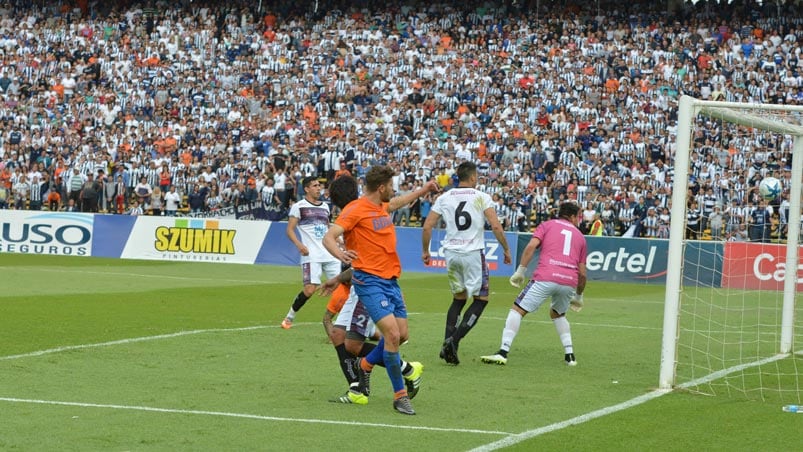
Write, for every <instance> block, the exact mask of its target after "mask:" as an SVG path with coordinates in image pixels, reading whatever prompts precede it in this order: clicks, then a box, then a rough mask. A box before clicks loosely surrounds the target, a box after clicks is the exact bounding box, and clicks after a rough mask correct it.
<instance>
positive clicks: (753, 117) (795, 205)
mask: <svg viewBox="0 0 803 452" xmlns="http://www.w3.org/2000/svg"><path fill="white" fill-rule="evenodd" d="M770 114H776V115H777V117H776V119H775V120H773V119H772V118H771V117H769V116H768V115H770ZM698 115H702V116H706V117H708V118H714V119H719V120H722V121H723V122H724V123H730V124H734V125H738V126H744V127H746V128H752V129H757V130H761V131H768V132H773V133H776V134H782V135H786V136H792V137H793V147H792V155H793V158H792V165H791V188H790V196H789V217H788V222H787V223H788V234H787V237H788V238H789V239H788V240H787V243H786V267H785V268H786V269H790V271H787V272H786V273H785V278H784V280H783V295H782V296H783V302H782V307H781V308H780V311H781V313H780V314H779V315H780V317H781V318H780V335H779V338H780V341H779V342H780V343H777V350H778V353H777V355H776V356H775V357H768V358H774V359H775V358H777V359H782V358H784V357H786V356H790V355H791V356H794V353H795V344H794V334H795V332H794V314H795V293H796V285H797V279H798V272H797V271H796V269H797V268H798V247H799V237H800V226H801V222H800V217H801V194H803V191H801V184H802V183H803V119H801V118H803V106H791V105H771V104H745V103H735V102H718V101H703V100H698V99H694V98H692V97H689V96H685V95H684V96H681V97H680V100H679V105H678V130H677V148H676V151H675V159H674V165H673V166H674V179H673V190H672V198H671V200H672V206H671V213H670V217H671V219H672V221H671V222H670V238H669V255H668V261H667V275H666V294H665V305H664V319H663V336H662V347H661V368H660V376H659V389H662V390H671V389H672V388H675V387H677V385H678V384H679V383H680V382H677V381H676V370H677V365H678V336H679V334H680V331H679V326H680V325H679V316H680V315H681V299H682V293H683V291H684V287H683V282H684V281H683V278H684V276H683V265H684V248H685V242H686V238H685V234H686V231H685V227H686V224H685V223H686V222H685V218H686V215H687V212H686V203H687V200H686V195H687V187H688V186H689V173H690V164H691V157H690V156H691V154H692V152H693V141H692V138H693V137H692V133H693V127H694V125H695V121H696V119H697V117H698ZM778 118H781V119H778ZM776 246H777V245H776ZM779 297H780V296H779ZM798 347H800V344H798ZM711 373H712V375H714V377H716V374H720V375H724V373H727V370H725V371H723V369H718V370H717V369H711Z"/></svg>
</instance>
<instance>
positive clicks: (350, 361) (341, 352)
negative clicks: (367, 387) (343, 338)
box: [335, 344, 359, 385]
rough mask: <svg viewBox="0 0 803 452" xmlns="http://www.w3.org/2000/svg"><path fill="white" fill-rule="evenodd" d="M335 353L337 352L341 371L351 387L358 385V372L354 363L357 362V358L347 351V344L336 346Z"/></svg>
mask: <svg viewBox="0 0 803 452" xmlns="http://www.w3.org/2000/svg"><path fill="white" fill-rule="evenodd" d="M335 351H336V352H337V360H338V362H339V363H340V370H342V371H343V376H344V377H346V381H348V382H349V385H351V384H352V383H357V381H359V379H358V377H357V372H356V371H355V370H354V363H355V362H357V357H356V356H354V355H352V354H351V353H349V352H348V351H347V350H346V344H340V345H336V346H335Z"/></svg>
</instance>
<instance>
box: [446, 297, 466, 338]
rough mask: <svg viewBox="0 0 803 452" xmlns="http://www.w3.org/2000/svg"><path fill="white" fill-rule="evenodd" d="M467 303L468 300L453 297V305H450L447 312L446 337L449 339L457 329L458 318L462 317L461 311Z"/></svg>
mask: <svg viewBox="0 0 803 452" xmlns="http://www.w3.org/2000/svg"><path fill="white" fill-rule="evenodd" d="M465 305H466V300H458V299H457V298H455V299H452V305H451V306H449V310H448V311H447V312H446V334H445V336H444V339H449V338H450V337H452V334H454V332H455V330H456V329H457V319H459V318H460V311H462V310H463V307H464V306H465Z"/></svg>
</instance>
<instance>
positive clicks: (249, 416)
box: [0, 397, 512, 435]
mask: <svg viewBox="0 0 803 452" xmlns="http://www.w3.org/2000/svg"><path fill="white" fill-rule="evenodd" d="M0 401H2V402H9V403H29V404H37V405H57V406H71V407H79V408H102V409H111V410H128V411H147V412H152V413H169V414H184V415H200V416H218V417H230V418H239V419H254V420H260V421H276V422H299V423H304V424H329V425H348V426H355V427H378V428H393V429H399V430H422V431H430V432H447V433H477V434H482V435H511V434H512V433H510V432H499V431H495V430H478V429H465V428H446V427H426V426H415V425H397V424H380V423H373V422H357V421H334V420H329V419H304V418H289V417H278V416H262V415H258V414H246V413H229V412H225V411H206V410H181V409H173V408H157V407H149V406H136V405H112V404H101V403H82V402H62V401H58V400H37V399H18V398H14V397H0Z"/></svg>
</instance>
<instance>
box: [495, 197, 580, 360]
mask: <svg viewBox="0 0 803 452" xmlns="http://www.w3.org/2000/svg"><path fill="white" fill-rule="evenodd" d="M579 221H580V207H579V206H578V205H577V204H574V203H573V202H565V203H563V204H561V205H560V208H559V210H558V218H557V219H554V220H549V221H546V222H544V223H541V224H540V225H539V226H538V227H537V228H536V229H535V232H533V237H532V238H531V239H530V243H528V244H527V247H526V248H524V251H523V252H522V255H521V262H520V265H519V268H518V269H517V270H516V273H514V274H513V276H511V277H510V284H512V285H513V286H515V287H521V284H522V283H523V282H524V280H525V278H526V277H525V273H526V272H527V265H528V264H529V263H530V261H531V260H532V258H533V255H534V254H535V250H536V249H537V248H538V247H539V246H540V247H541V254H540V257H539V258H538V266H537V267H536V269H535V271H534V272H533V275H532V277H531V278H530V282H529V283H527V285H526V286H524V289H523V290H522V291H521V293H519V296H518V297H516V300H515V301H514V302H513V306H512V307H511V308H510V312H509V313H508V315H507V321H505V329H504V330H502V346H501V347H500V348H499V351H498V352H497V353H496V354H494V355H488V356H482V357H481V358H480V359H481V360H482V361H483V362H485V363H491V364H500V365H504V364H507V354H508V352H510V345H511V344H512V343H513V339H515V337H516V334H518V332H519V327H520V326H521V319H522V317H524V316H525V315H527V314H528V313H530V312H535V311H536V310H537V309H538V308H539V307H541V305H542V304H543V303H544V302H545V301H546V300H547V299H551V306H550V307H551V308H552V309H551V311H550V312H549V315H550V317H551V318H552V322H553V323H554V324H555V330H557V332H558V337H560V342H561V343H562V344H563V349H564V359H565V361H566V364H567V365H569V366H574V365H576V364H577V361H576V360H575V357H574V348H573V346H572V333H571V328H570V327H569V321H568V320H567V319H566V311H567V310H568V309H569V308H570V307H571V309H572V310H574V311H579V310H580V309H582V307H583V290H585V287H586V239H585V237H583V233H582V232H580V229H578V227H577V225H578V223H579Z"/></svg>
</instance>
